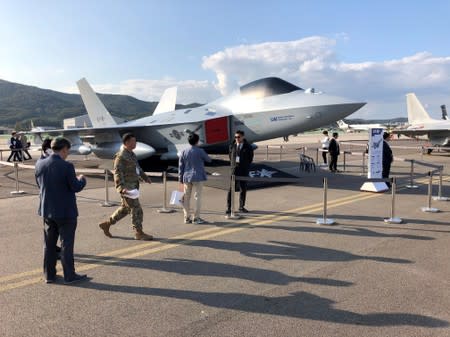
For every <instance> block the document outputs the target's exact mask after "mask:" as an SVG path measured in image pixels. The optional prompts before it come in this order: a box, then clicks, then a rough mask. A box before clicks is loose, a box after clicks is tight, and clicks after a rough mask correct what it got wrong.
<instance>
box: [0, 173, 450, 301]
mask: <svg viewBox="0 0 450 337" xmlns="http://www.w3.org/2000/svg"><path fill="white" fill-rule="evenodd" d="M449 179H450V177H449V178H447V177H446V178H445V179H443V180H445V181H448V180H449ZM416 182H417V183H422V184H424V183H426V182H428V177H425V178H422V179H417V180H416ZM403 189H406V187H401V188H399V189H398V190H403ZM383 195H385V194H377V193H374V194H367V192H359V193H357V194H356V195H350V196H346V197H342V198H339V199H336V200H333V201H330V202H328V203H327V208H334V207H338V206H342V205H346V204H351V203H354V202H358V201H363V200H367V199H372V198H376V197H380V196H383ZM322 209H323V202H318V203H315V204H312V205H308V206H302V207H297V208H293V209H290V210H286V211H280V212H278V213H301V214H309V213H313V212H317V211H320V210H322ZM293 217H294V216H293V215H292V214H287V215H286V214H267V215H262V216H259V217H257V218H252V219H250V221H238V222H236V223H231V224H227V225H224V226H222V227H211V228H206V229H202V230H198V231H195V232H189V233H185V234H181V235H177V236H174V237H173V238H170V239H167V240H162V241H159V242H157V241H152V242H147V243H143V244H139V245H135V246H130V247H125V248H121V249H117V250H113V251H110V252H106V253H102V254H99V255H98V256H99V257H112V258H115V259H111V260H104V261H102V264H98V263H84V262H78V263H77V267H76V269H77V271H79V272H83V271H87V270H92V269H94V268H98V267H100V266H102V265H105V264H114V263H116V262H117V260H116V259H131V258H136V257H140V256H144V255H149V254H153V253H158V252H162V251H165V250H169V249H172V248H176V247H178V246H181V245H186V244H189V243H192V242H195V241H201V240H206V239H211V238H215V237H219V236H223V235H227V234H231V233H236V232H240V231H242V230H244V229H248V228H251V227H254V226H262V225H266V224H270V223H274V222H276V221H280V220H285V219H290V218H293ZM244 220H245V219H244ZM247 220H249V219H248V218H247ZM175 240H181V241H179V242H176V243H171V242H169V241H175ZM122 254H124V255H122ZM57 270H58V272H59V273H61V272H62V270H61V268H57ZM41 273H42V269H34V270H31V271H26V272H22V273H17V274H12V275H7V276H3V277H0V283H4V282H8V281H12V280H17V279H21V278H25V277H28V276H34V275H39V274H41ZM42 281H43V279H42V276H38V277H33V278H30V279H26V280H21V281H18V282H13V283H7V284H4V285H0V293H1V292H5V291H8V290H12V289H17V288H21V287H25V286H29V285H33V284H37V283H39V282H42Z"/></svg>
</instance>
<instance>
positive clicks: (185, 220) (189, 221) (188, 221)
mask: <svg viewBox="0 0 450 337" xmlns="http://www.w3.org/2000/svg"><path fill="white" fill-rule="evenodd" d="M184 223H185V224H188V223H192V220H191V219H190V218H184Z"/></svg>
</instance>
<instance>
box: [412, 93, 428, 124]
mask: <svg viewBox="0 0 450 337" xmlns="http://www.w3.org/2000/svg"><path fill="white" fill-rule="evenodd" d="M406 108H407V110H408V123H409V124H417V123H421V122H426V121H430V120H432V118H431V117H430V115H429V114H428V112H426V110H425V108H424V107H423V105H422V103H420V101H419V100H418V99H417V97H416V95H415V94H413V93H410V94H406Z"/></svg>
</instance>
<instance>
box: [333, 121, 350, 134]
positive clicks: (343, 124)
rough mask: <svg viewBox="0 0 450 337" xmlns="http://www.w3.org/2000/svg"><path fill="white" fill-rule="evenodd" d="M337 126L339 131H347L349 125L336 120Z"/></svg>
mask: <svg viewBox="0 0 450 337" xmlns="http://www.w3.org/2000/svg"><path fill="white" fill-rule="evenodd" d="M336 123H337V125H338V126H339V129H341V130H344V131H347V130H348V129H349V125H348V124H347V123H345V122H344V121H343V120H342V119H340V120H338V121H337V122H336Z"/></svg>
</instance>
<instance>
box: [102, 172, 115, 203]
mask: <svg viewBox="0 0 450 337" xmlns="http://www.w3.org/2000/svg"><path fill="white" fill-rule="evenodd" d="M108 181H109V176H108V169H105V201H104V202H102V203H101V205H102V207H111V206H114V204H112V203H110V202H109V186H108Z"/></svg>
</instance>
